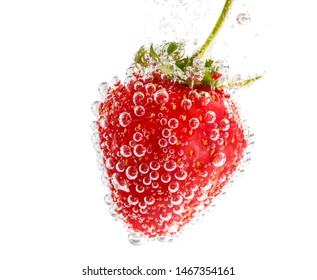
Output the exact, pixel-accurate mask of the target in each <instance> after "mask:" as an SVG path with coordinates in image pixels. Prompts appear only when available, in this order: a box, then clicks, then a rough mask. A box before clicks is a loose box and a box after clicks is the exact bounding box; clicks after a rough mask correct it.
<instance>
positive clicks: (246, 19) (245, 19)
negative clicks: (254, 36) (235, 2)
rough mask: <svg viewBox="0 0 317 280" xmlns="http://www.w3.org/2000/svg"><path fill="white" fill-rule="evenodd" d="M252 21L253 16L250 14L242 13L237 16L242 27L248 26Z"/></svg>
mask: <svg viewBox="0 0 317 280" xmlns="http://www.w3.org/2000/svg"><path fill="white" fill-rule="evenodd" d="M250 21H251V16H250V14H249V13H241V14H238V16H237V23H238V24H240V25H247V24H249V23H250Z"/></svg>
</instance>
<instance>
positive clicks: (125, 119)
mask: <svg viewBox="0 0 317 280" xmlns="http://www.w3.org/2000/svg"><path fill="white" fill-rule="evenodd" d="M131 121H132V118H131V115H130V114H129V113H128V112H123V113H121V114H120V115H119V124H120V125H121V126H123V127H126V126H128V125H129V124H130V123H131Z"/></svg>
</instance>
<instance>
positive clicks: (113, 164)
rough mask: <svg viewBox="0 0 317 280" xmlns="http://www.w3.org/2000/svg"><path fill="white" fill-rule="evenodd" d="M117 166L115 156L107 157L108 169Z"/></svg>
mask: <svg viewBox="0 0 317 280" xmlns="http://www.w3.org/2000/svg"><path fill="white" fill-rule="evenodd" d="M115 166H116V164H115V161H114V159H113V158H107V159H106V167H107V168H108V169H114V168H115Z"/></svg>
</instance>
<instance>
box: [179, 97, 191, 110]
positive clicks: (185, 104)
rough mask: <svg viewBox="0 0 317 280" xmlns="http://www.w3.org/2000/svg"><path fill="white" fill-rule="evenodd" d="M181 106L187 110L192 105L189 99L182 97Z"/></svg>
mask: <svg viewBox="0 0 317 280" xmlns="http://www.w3.org/2000/svg"><path fill="white" fill-rule="evenodd" d="M181 106H182V107H183V108H184V110H189V109H190V108H191V107H192V102H191V100H190V99H184V100H183V101H182V104H181Z"/></svg>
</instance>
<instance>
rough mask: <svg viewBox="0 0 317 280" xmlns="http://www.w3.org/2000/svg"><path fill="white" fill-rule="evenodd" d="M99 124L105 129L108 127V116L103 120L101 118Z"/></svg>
mask: <svg viewBox="0 0 317 280" xmlns="http://www.w3.org/2000/svg"><path fill="white" fill-rule="evenodd" d="M99 124H100V126H101V127H102V128H103V129H106V128H107V127H108V118H107V117H106V116H104V117H103V118H102V119H101V120H99Z"/></svg>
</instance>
